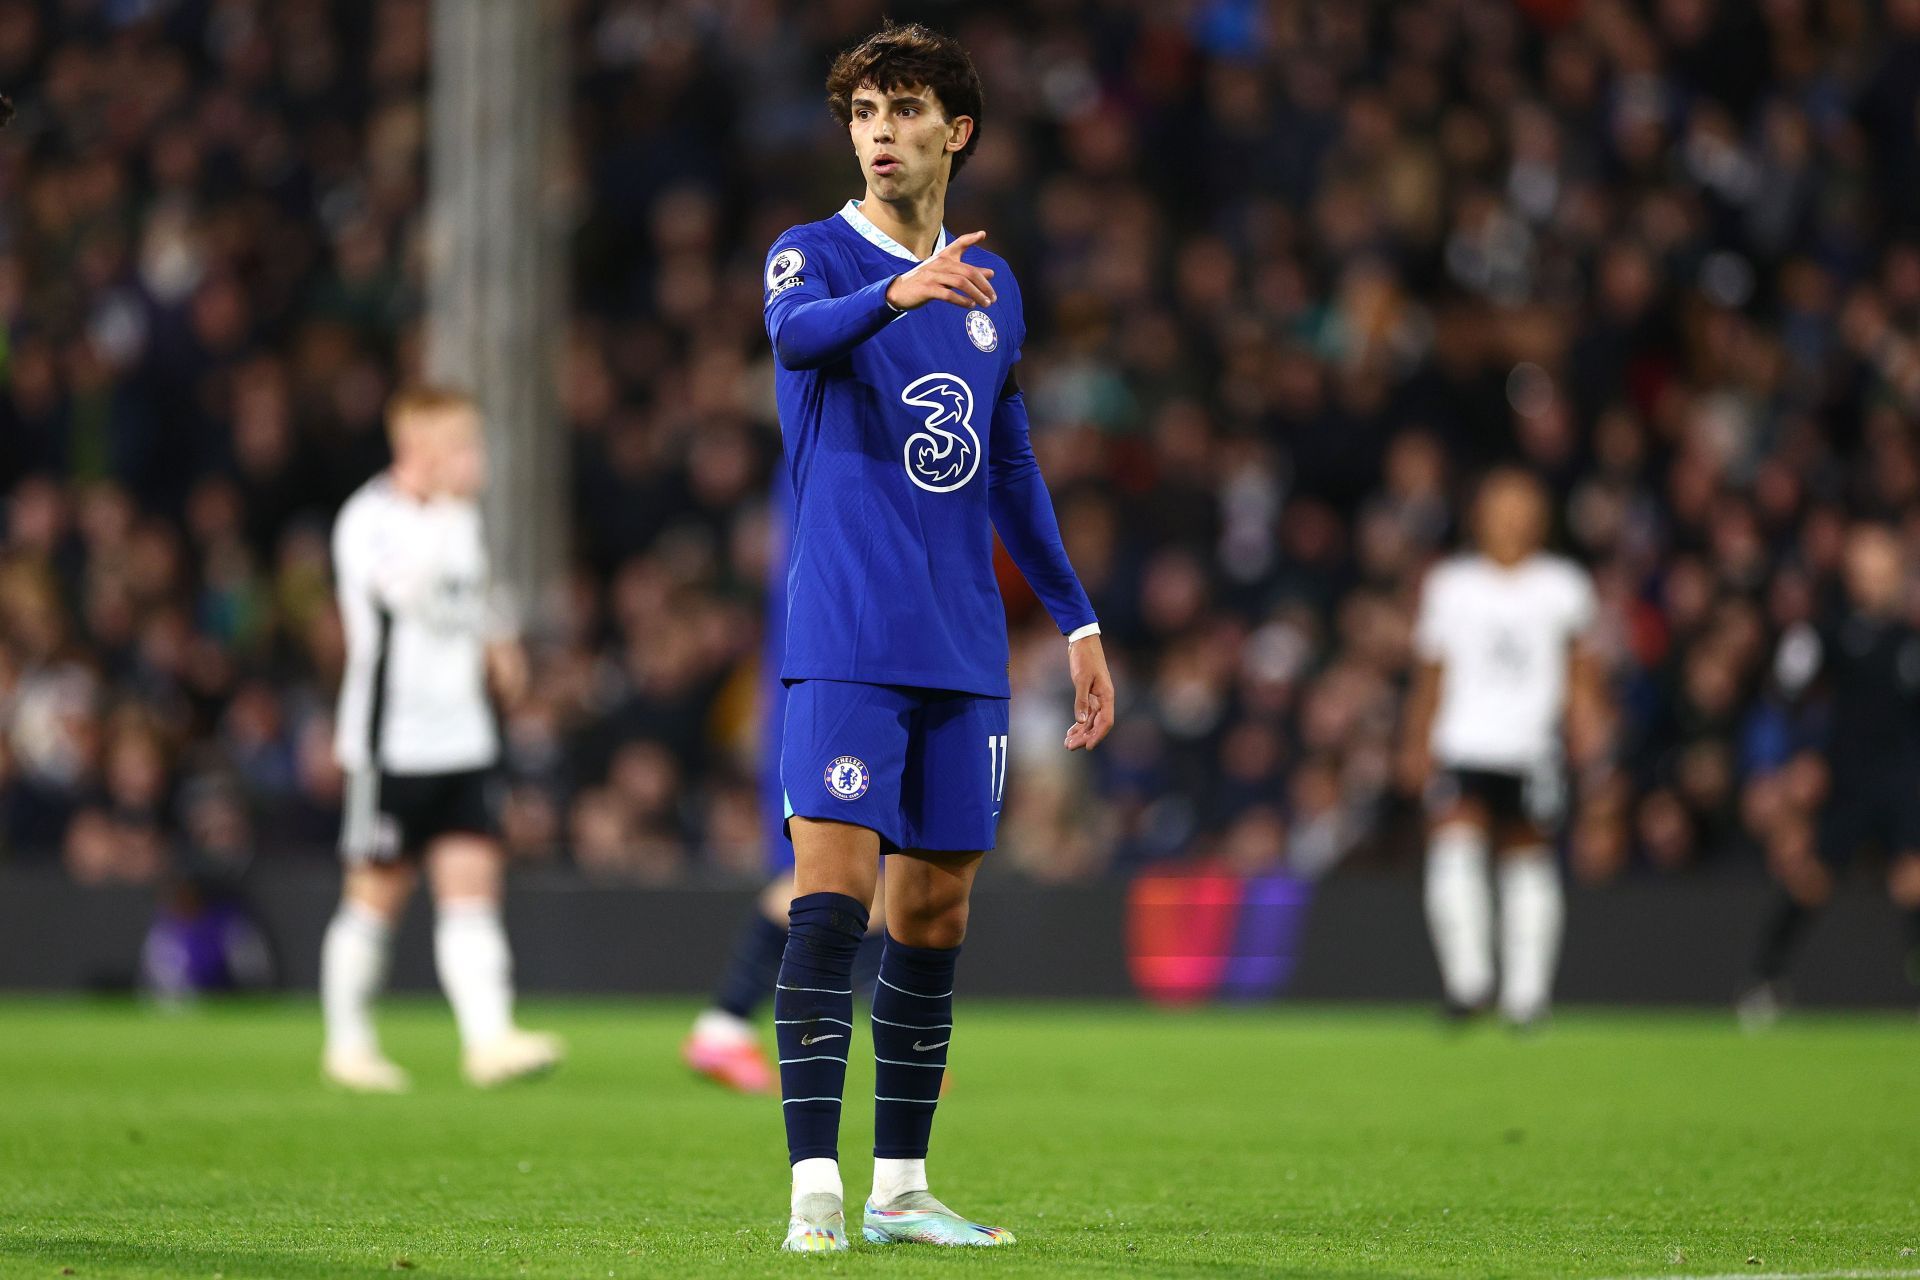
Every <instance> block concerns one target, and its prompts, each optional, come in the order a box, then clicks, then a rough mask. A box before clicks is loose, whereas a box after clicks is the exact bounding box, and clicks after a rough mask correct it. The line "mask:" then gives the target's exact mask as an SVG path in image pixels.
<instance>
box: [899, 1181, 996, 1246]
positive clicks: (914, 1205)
mask: <svg viewBox="0 0 1920 1280" xmlns="http://www.w3.org/2000/svg"><path fill="white" fill-rule="evenodd" d="M861 1235H862V1236H863V1237H865V1239H866V1242H867V1243H868V1244H946V1245H970V1246H982V1247H984V1246H990V1245H1000V1244H1012V1243H1013V1242H1014V1241H1013V1232H1011V1231H1009V1230H1007V1229H1006V1228H1005V1227H989V1226H986V1225H984V1224H982V1223H978V1222H969V1221H967V1220H966V1219H965V1218H963V1217H961V1216H960V1215H959V1214H957V1213H955V1212H954V1211H953V1210H951V1209H949V1208H947V1206H945V1205H944V1204H941V1203H940V1202H939V1201H938V1200H935V1199H934V1198H933V1195H932V1193H931V1192H926V1191H909V1192H907V1193H906V1194H905V1195H903V1196H901V1197H899V1198H898V1199H896V1200H894V1201H893V1202H892V1203H890V1204H888V1205H887V1206H886V1207H885V1208H884V1209H883V1208H881V1207H880V1206H878V1205H876V1204H874V1203H873V1202H872V1201H871V1200H869V1201H868V1202H867V1212H866V1221H865V1223H864V1229H863V1230H862V1231H861Z"/></svg>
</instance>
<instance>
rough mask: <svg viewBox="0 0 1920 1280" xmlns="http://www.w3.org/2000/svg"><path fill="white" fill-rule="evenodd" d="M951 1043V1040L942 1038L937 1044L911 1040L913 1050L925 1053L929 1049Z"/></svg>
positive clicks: (943, 1046) (941, 1047) (939, 1047)
mask: <svg viewBox="0 0 1920 1280" xmlns="http://www.w3.org/2000/svg"><path fill="white" fill-rule="evenodd" d="M952 1043H953V1041H951V1040H942V1041H941V1042H940V1043H939V1044H921V1043H920V1042H919V1041H918V1040H915V1041H914V1042H913V1050H914V1052H915V1053H925V1052H926V1051H927V1050H929V1049H943V1048H945V1047H946V1046H947V1045H950V1044H952Z"/></svg>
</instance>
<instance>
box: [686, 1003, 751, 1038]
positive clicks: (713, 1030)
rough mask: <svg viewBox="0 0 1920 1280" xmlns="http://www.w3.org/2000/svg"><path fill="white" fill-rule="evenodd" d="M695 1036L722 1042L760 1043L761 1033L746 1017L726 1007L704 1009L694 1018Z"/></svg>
mask: <svg viewBox="0 0 1920 1280" xmlns="http://www.w3.org/2000/svg"><path fill="white" fill-rule="evenodd" d="M693 1037H694V1039H696V1040H712V1041H717V1042H719V1043H721V1044H758V1043H759V1042H760V1033H759V1032H758V1031H755V1030H754V1028H753V1024H752V1023H751V1022H748V1021H747V1020H746V1019H745V1018H742V1017H739V1016H738V1015H735V1014H731V1013H728V1012H727V1011H726V1010H725V1009H702V1010H701V1011H700V1016H699V1017H697V1018H695V1019H694V1020H693Z"/></svg>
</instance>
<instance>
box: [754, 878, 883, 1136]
mask: <svg viewBox="0 0 1920 1280" xmlns="http://www.w3.org/2000/svg"><path fill="white" fill-rule="evenodd" d="M787 919H788V929H787V946H786V953H785V955H784V956H783V958H782V960H781V963H780V976H779V982H778V984H777V985H776V986H775V988H774V993H773V1019H774V1031H775V1033H776V1037H775V1038H776V1040H777V1042H778V1044H779V1046H780V1100H781V1104H782V1105H781V1110H782V1111H784V1112H785V1113H786V1121H787V1156H788V1158H789V1159H790V1160H792V1161H794V1162H796V1163H797V1162H799V1161H801V1160H811V1159H817V1158H822V1157H824V1158H826V1159H829V1160H837V1159H839V1158H840V1095H841V1091H842V1090H843V1089H844V1088H845V1086H846V1080H847V1043H848V1041H849V1040H851V1039H852V1038H853V960H854V956H855V954H856V953H857V952H858V951H859V950H860V939H861V938H862V937H863V936H865V934H866V932H867V909H866V908H865V907H863V906H861V905H860V903H859V902H857V901H855V900H854V899H852V898H849V897H847V896H846V895H845V894H840V893H809V894H807V895H805V896H804V897H799V898H795V899H794V900H793V906H792V908H791V909H790V910H789V912H788V916H787ZM883 970H884V962H883Z"/></svg>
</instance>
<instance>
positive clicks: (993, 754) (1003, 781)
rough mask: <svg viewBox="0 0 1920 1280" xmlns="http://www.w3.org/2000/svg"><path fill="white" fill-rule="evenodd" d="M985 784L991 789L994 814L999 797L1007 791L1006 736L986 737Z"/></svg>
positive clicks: (998, 805)
mask: <svg viewBox="0 0 1920 1280" xmlns="http://www.w3.org/2000/svg"><path fill="white" fill-rule="evenodd" d="M987 782H988V785H990V786H991V787H992V788H993V808H994V812H996V813H997V812H999V810H1000V797H1001V796H1003V795H1005V794H1006V791H1007V735H1006V734H1004V733H1003V734H1001V735H999V736H998V737H995V736H994V735H993V734H991V733H990V734H988V735H987Z"/></svg>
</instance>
